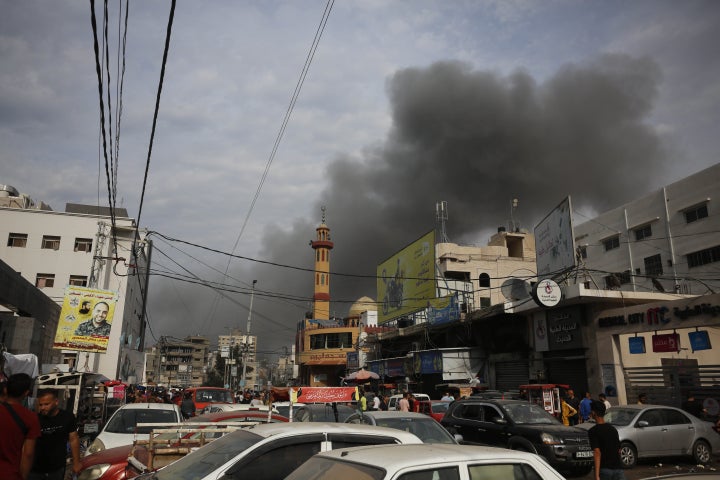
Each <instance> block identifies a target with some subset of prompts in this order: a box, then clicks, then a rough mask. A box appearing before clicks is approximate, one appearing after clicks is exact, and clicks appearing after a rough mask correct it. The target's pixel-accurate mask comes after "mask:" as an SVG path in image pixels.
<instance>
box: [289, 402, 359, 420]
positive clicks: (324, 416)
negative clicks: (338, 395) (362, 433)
mask: <svg viewBox="0 0 720 480" xmlns="http://www.w3.org/2000/svg"><path fill="white" fill-rule="evenodd" d="M355 411H356V410H355V409H354V408H352V407H348V406H347V405H338V404H337V403H309V404H307V405H303V406H302V407H298V408H295V407H293V422H339V423H343V422H345V420H347V418H348V417H349V416H350V415H352V414H353V413H355Z"/></svg>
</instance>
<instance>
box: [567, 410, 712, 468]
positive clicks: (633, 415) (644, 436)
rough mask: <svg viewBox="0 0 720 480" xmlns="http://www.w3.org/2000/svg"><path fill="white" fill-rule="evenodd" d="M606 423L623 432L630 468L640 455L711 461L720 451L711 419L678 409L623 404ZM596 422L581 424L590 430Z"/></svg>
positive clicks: (624, 453)
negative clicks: (703, 418) (701, 417)
mask: <svg viewBox="0 0 720 480" xmlns="http://www.w3.org/2000/svg"><path fill="white" fill-rule="evenodd" d="M605 423H609V424H611V425H612V426H614V427H615V428H616V429H617V431H618V435H620V458H621V460H622V462H623V465H625V466H626V467H627V468H630V467H634V466H635V464H636V463H637V461H638V458H649V457H669V456H682V455H689V456H692V457H693V458H694V460H695V462H697V463H699V464H706V463H708V462H710V460H711V458H712V454H713V452H719V451H720V435H718V433H717V432H716V431H715V430H713V428H712V427H713V425H712V423H710V422H706V421H703V420H700V419H699V418H697V417H694V416H692V415H690V414H689V413H687V412H684V411H682V410H680V409H679V408H674V407H667V406H664V405H621V406H617V407H612V408H611V409H609V410H608V411H607V413H606V414H605ZM593 425H595V424H594V423H592V422H590V423H581V424H580V425H579V426H580V427H581V428H584V429H590V428H592V427H593Z"/></svg>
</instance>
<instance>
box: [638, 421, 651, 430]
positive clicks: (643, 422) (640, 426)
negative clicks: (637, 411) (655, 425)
mask: <svg viewBox="0 0 720 480" xmlns="http://www.w3.org/2000/svg"><path fill="white" fill-rule="evenodd" d="M648 425H650V424H649V423H648V422H646V421H645V420H640V421H639V422H637V423H636V424H635V426H636V427H639V428H643V427H647V426H648Z"/></svg>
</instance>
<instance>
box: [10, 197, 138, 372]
mask: <svg viewBox="0 0 720 480" xmlns="http://www.w3.org/2000/svg"><path fill="white" fill-rule="evenodd" d="M110 213H111V212H110V210H109V209H108V208H107V207H97V206H91V205H78V204H67V205H66V207H65V211H63V212H57V211H54V210H52V209H51V208H50V207H49V206H48V205H46V204H44V203H42V202H40V203H39V204H35V203H34V202H33V201H32V200H31V199H30V198H29V197H28V196H27V195H21V194H19V193H18V192H17V190H16V189H15V188H13V187H10V186H7V185H3V186H0V238H2V239H3V240H2V241H1V242H0V259H1V260H2V261H3V262H4V263H6V264H7V265H9V268H11V269H12V270H14V271H15V272H17V274H16V275H15V278H7V277H5V278H3V282H8V284H7V285H5V284H3V288H10V289H12V288H14V287H13V285H20V284H21V283H22V282H25V281H26V282H29V283H31V284H33V285H34V286H35V288H37V289H38V290H39V291H40V292H42V293H43V294H44V295H46V296H47V297H49V298H50V299H52V300H53V301H54V302H56V303H57V304H58V305H62V303H63V297H64V293H65V288H66V287H67V286H76V287H92V288H96V289H101V290H111V291H113V292H117V294H118V298H119V300H118V301H117V303H116V304H115V309H114V316H113V319H112V327H111V331H110V336H109V340H108V346H107V350H106V351H105V353H90V352H76V351H70V350H62V351H61V350H53V348H52V347H53V343H54V339H55V332H56V329H57V326H58V318H57V316H54V317H53V318H48V319H44V320H43V321H42V322H38V321H34V320H32V318H33V312H32V311H25V312H22V311H21V312H17V313H16V312H13V310H14V308H13V306H12V305H13V304H15V305H17V304H18V303H21V302H22V300H21V299H17V298H16V299H12V298H9V299H6V300H4V301H5V302H6V303H7V304H8V305H6V306H5V307H6V310H5V311H4V312H0V338H1V339H2V343H4V344H5V346H6V348H8V350H9V351H11V352H12V353H34V354H36V355H37V356H38V358H39V359H40V362H41V363H42V364H46V365H55V364H66V365H67V368H75V369H77V370H79V371H93V372H96V373H100V374H102V375H105V376H106V377H108V378H117V379H120V380H123V381H128V380H131V381H137V382H141V381H142V380H143V378H142V376H143V373H144V369H145V367H144V365H145V357H144V354H143V344H144V341H145V299H146V297H145V294H146V293H147V286H148V277H147V274H148V264H149V255H150V251H151V243H150V241H149V240H146V239H145V234H144V232H143V231H141V230H140V231H139V230H138V227H137V225H136V223H135V220H134V219H132V218H130V217H128V214H127V211H126V210H125V209H122V208H118V209H115V211H114V216H111V215H110ZM113 223H114V226H113ZM133 246H134V248H135V251H134V254H133V252H132V249H133ZM11 277H12V275H11ZM23 279H24V280H23ZM10 291H12V290H10ZM28 308H30V309H32V308H33V307H32V305H31V306H29V307H28ZM57 312H58V314H59V309H58V310H57Z"/></svg>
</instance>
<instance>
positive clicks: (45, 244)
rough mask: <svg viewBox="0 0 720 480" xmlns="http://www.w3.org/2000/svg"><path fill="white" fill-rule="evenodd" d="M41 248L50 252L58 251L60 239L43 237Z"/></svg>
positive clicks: (48, 236)
mask: <svg viewBox="0 0 720 480" xmlns="http://www.w3.org/2000/svg"><path fill="white" fill-rule="evenodd" d="M40 248H47V249H50V250H57V249H59V248H60V237H56V236H54V235H43V239H42V246H41V247H40Z"/></svg>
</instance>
